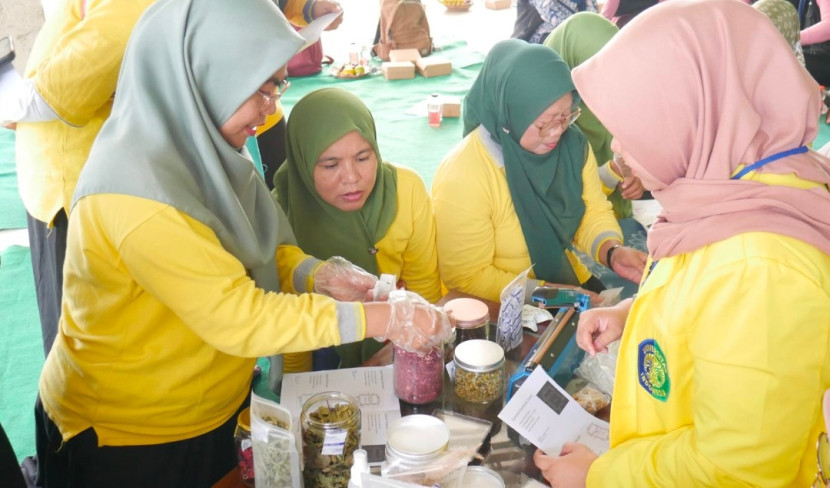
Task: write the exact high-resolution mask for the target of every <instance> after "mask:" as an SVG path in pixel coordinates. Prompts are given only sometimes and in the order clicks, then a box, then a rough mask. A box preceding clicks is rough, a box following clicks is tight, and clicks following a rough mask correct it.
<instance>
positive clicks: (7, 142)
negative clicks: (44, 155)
mask: <svg viewBox="0 0 830 488" xmlns="http://www.w3.org/2000/svg"><path fill="white" fill-rule="evenodd" d="M14 139H15V138H14V131H11V130H8V129H2V128H0V230H3V229H21V228H25V227H26V209H24V208H23V202H22V201H21V200H20V195H19V194H18V192H17V168H16V167H15V163H14Z"/></svg>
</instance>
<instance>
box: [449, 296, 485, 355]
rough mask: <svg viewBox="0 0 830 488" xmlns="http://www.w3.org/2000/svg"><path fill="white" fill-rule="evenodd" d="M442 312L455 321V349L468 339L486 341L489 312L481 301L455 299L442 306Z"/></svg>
mask: <svg viewBox="0 0 830 488" xmlns="http://www.w3.org/2000/svg"><path fill="white" fill-rule="evenodd" d="M444 311H446V312H447V313H448V314H452V317H453V319H455V329H456V333H457V339H456V342H455V346H456V347H458V345H459V344H461V343H462V342H465V341H468V340H470V339H487V333H488V330H487V329H488V326H489V324H490V310H489V309H488V308H487V304H485V303H484V302H482V301H481V300H476V299H475V298H456V299H454V300H450V301H448V302H447V303H446V304H445V305H444Z"/></svg>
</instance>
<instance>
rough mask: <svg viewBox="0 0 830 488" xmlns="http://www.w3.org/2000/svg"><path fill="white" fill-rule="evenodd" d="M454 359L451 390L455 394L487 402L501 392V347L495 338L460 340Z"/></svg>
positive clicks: (502, 366) (463, 397) (502, 370)
mask: <svg viewBox="0 0 830 488" xmlns="http://www.w3.org/2000/svg"><path fill="white" fill-rule="evenodd" d="M453 362H454V363H455V376H454V377H453V390H454V391H455V394H456V395H457V396H458V398H461V399H462V400H467V401H468V402H475V403H489V402H491V401H493V400H495V399H497V398H499V397H501V396H502V394H503V393H504V349H502V347H501V346H499V345H498V344H496V343H495V342H492V341H487V340H483V339H470V340H468V341H465V342H462V343H461V344H459V345H458V347H456V348H455V357H454V358H453Z"/></svg>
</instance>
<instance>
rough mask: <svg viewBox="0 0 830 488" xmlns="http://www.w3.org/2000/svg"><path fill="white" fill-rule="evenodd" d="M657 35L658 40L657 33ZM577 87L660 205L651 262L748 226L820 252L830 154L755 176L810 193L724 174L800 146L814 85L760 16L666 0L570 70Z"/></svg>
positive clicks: (809, 126) (809, 123) (733, 5)
mask: <svg viewBox="0 0 830 488" xmlns="http://www.w3.org/2000/svg"><path fill="white" fill-rule="evenodd" d="M656 40H657V41H656ZM573 78H574V82H575V84H576V87H577V90H578V91H579V93H580V95H582V97H583V99H584V100H585V103H586V104H587V105H588V106H590V107H591V110H593V111H594V113H595V114H596V115H597V117H598V118H599V119H600V120H601V121H602V123H603V124H605V126H606V127H607V128H608V130H609V131H610V132H611V133H612V134H614V136H615V137H616V138H617V140H618V141H619V143H620V144H621V145H622V146H623V148H625V150H626V151H627V152H628V153H630V154H631V156H632V158H634V159H636V161H632V162H630V164H631V166H632V167H633V168H634V170H635V172H638V173H639V174H640V175H641V176H643V179H644V180H646V179H647V180H648V181H651V182H655V183H654V184H655V185H656V187H655V188H650V189H651V190H652V193H653V195H654V197H655V198H656V199H657V200H658V201H659V202H660V204H661V205H662V206H663V212H662V213H661V215H660V216H659V217H658V220H657V222H656V223H655V224H654V226H653V227H652V229H651V231H650V232H649V236H648V248H649V251H650V252H651V255H652V256H653V257H654V258H655V259H660V258H663V257H666V256H674V255H677V254H681V253H685V252H690V251H693V250H695V249H698V248H700V247H702V246H705V245H707V244H710V243H712V242H717V241H720V240H723V239H726V238H728V237H731V236H734V235H737V234H741V233H745V232H751V231H766V232H773V233H776V234H781V235H786V236H791V237H794V238H796V239H799V240H802V241H804V242H807V243H809V244H811V245H813V246H815V247H817V248H818V249H821V250H822V251H824V252H825V253H828V254H830V192H829V191H828V186H827V185H828V183H830V159H827V158H825V157H823V156H821V155H819V154H817V153H816V152H814V151H812V150H811V151H808V152H806V153H802V154H797V155H793V156H788V157H786V158H783V159H779V160H777V161H775V162H772V163H770V164H768V165H766V166H763V167H761V168H759V169H758V170H756V171H757V173H765V174H771V173H772V174H789V173H795V174H796V175H797V176H798V177H800V178H801V179H803V180H807V181H810V182H816V183H818V185H817V186H814V187H813V188H811V189H799V188H793V187H787V186H773V185H767V184H763V183H759V182H755V181H751V180H730V179H729V178H730V176H731V175H732V174H733V173H734V172H735V169H736V168H737V167H738V165H740V164H743V165H744V166H746V165H750V164H752V163H754V162H756V161H759V160H761V159H763V158H766V157H768V156H771V155H773V154H776V153H779V152H782V151H786V150H788V149H793V148H797V147H799V146H803V145H805V144H807V143H809V142H811V141H812V140H813V139H814V138H815V136H816V133H817V124H818V116H819V113H818V111H819V90H818V85H817V84H816V83H815V81H813V80H812V78H810V76H809V74H807V72H806V71H805V70H804V69H803V68H802V67H801V66H800V65H799V64H798V61H796V59H795V56H793V53H792V50H791V49H790V46H789V45H787V43H786V41H785V40H784V38H783V37H782V36H781V35H780V34H779V33H778V32H777V31H776V30H775V27H774V26H773V25H772V23H771V22H770V21H769V19H767V17H766V16H764V14H762V13H761V12H758V11H756V10H755V9H753V8H752V7H750V6H748V5H746V4H745V3H742V2H736V1H724V0H672V1H671V2H665V3H661V4H659V5H657V6H655V7H652V8H650V9H648V10H647V11H645V12H643V13H642V14H640V15H639V16H637V17H636V18H635V19H634V20H632V21H631V23H629V24H628V25H627V26H626V28H625V29H623V30H621V31H620V33H619V34H618V35H617V36H615V37H614V38H613V39H612V40H611V42H610V43H608V44H607V45H606V46H605V47H604V48H603V49H602V50H601V51H600V52H599V53H598V54H596V55H595V56H593V57H592V58H591V59H590V60H588V61H587V62H585V63H583V64H581V65H580V66H579V67H577V68H575V69H574V70H573Z"/></svg>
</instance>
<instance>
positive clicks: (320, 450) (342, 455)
mask: <svg viewBox="0 0 830 488" xmlns="http://www.w3.org/2000/svg"><path fill="white" fill-rule="evenodd" d="M300 421H301V426H302V439H303V460H304V463H305V468H304V469H303V480H304V481H305V488H321V487H326V488H328V487H330V486H344V485H346V483H347V482H348V480H349V477H350V475H351V466H352V464H353V463H354V461H353V455H354V451H355V449H357V448H358V446H359V445H360V408H359V406H358V403H357V400H355V399H354V398H352V397H350V396H348V395H345V394H343V393H339V392H334V391H327V392H324V393H319V394H317V395H314V396H313V397H311V398H309V399H308V400H306V402H305V404H304V405H303V410H302V413H301V414H300Z"/></svg>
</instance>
